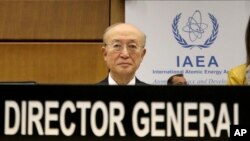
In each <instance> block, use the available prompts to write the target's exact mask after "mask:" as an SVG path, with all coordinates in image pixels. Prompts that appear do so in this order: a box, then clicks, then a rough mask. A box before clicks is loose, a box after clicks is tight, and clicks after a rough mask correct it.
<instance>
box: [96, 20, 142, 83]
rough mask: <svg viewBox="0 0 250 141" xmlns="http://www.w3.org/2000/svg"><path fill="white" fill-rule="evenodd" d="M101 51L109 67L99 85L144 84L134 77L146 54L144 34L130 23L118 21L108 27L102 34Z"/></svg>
mask: <svg viewBox="0 0 250 141" xmlns="http://www.w3.org/2000/svg"><path fill="white" fill-rule="evenodd" d="M103 42H104V46H103V47H102V52H103V56H104V60H105V62H106V64H107V67H108V69H109V74H108V76H107V77H106V78H105V79H104V80H102V81H101V82H99V83H98V84H99V85H146V83H144V82H142V81H140V80H139V79H138V78H136V77H135V73H136V70H137V69H138V68H139V66H140V64H141V62H142V60H143V57H144V55H145V54H146V49H145V42H146V36H145V34H144V33H143V32H142V31H141V30H140V29H138V28H137V27H135V26H134V25H132V24H128V23H118V24H114V25H111V26H110V27H108V28H107V29H106V31H105V33H104V35H103Z"/></svg>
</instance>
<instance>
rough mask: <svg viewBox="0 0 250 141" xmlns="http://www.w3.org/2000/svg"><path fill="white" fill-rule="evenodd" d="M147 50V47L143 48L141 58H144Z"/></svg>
mask: <svg viewBox="0 0 250 141" xmlns="http://www.w3.org/2000/svg"><path fill="white" fill-rule="evenodd" d="M146 52H147V50H146V48H143V51H142V54H141V58H142V59H143V57H144V56H145V54H146Z"/></svg>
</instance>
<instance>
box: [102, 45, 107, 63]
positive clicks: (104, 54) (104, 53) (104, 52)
mask: <svg viewBox="0 0 250 141" xmlns="http://www.w3.org/2000/svg"><path fill="white" fill-rule="evenodd" d="M102 54H103V57H104V60H105V61H106V57H107V50H106V47H105V46H102Z"/></svg>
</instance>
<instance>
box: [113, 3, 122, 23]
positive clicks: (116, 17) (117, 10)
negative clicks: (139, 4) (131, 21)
mask: <svg viewBox="0 0 250 141" xmlns="http://www.w3.org/2000/svg"><path fill="white" fill-rule="evenodd" d="M110 11H111V12H110V24H114V23H118V22H124V21H125V0H111V8H110Z"/></svg>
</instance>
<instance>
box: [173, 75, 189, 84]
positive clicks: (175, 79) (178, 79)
mask: <svg viewBox="0 0 250 141" xmlns="http://www.w3.org/2000/svg"><path fill="white" fill-rule="evenodd" d="M172 81H173V84H172V85H187V81H186V79H185V78H184V77H181V76H175V77H173V80H172Z"/></svg>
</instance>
